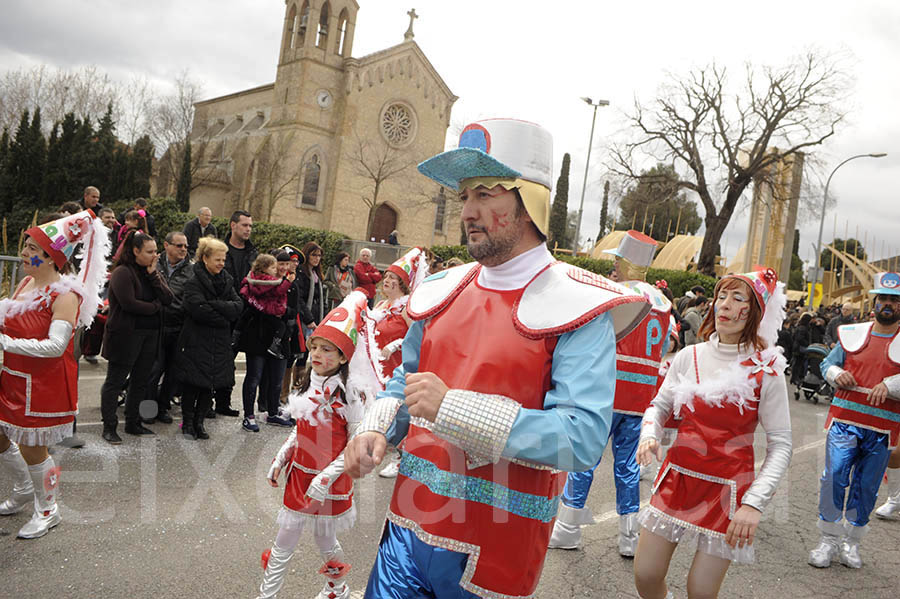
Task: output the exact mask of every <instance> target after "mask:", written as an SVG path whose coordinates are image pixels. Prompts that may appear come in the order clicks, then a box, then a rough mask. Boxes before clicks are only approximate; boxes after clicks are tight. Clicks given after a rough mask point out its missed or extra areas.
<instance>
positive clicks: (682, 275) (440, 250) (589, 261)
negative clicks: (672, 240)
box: [431, 245, 716, 298]
mask: <svg viewBox="0 0 900 599" xmlns="http://www.w3.org/2000/svg"><path fill="white" fill-rule="evenodd" d="M431 250H432V251H433V252H434V253H435V254H437V255H438V256H440V257H441V258H443V259H444V261H445V262H446V261H447V260H449V259H450V258H454V257H455V258H459V259H460V260H462V261H463V262H471V261H472V257H471V256H469V252H468V250H466V246H464V245H438V246H435V247H433V248H431ZM557 259H559V260H562V261H564V262H568V263H569V264H574V265H575V266H577V267H579V268H583V269H585V270H589V271H590V272H593V273H596V274H599V275H603V276H608V275H609V273H610V271H611V270H612V268H613V261H612V260H597V259H595V258H588V257H586V256H578V257H572V256H569V255H566V254H560V255H559V256H557ZM660 279H665V280H666V283H668V284H669V289H671V290H672V294H673V295H674V296H675V297H676V298H679V297H681V296H682V295H684V294H685V292H686V291H687V290H688V289H690V288H691V287H693V286H694V285H703V287H704V288H705V289H706V293H707V295H710V294H712V291H713V288H714V287H715V286H716V280H715V279H714V278H712V277H708V276H706V275H702V274H700V273H698V272H685V271H681V270H663V269H660V268H651V269H650V270H648V271H647V281H649V282H651V283H655V282H656V281H658V280H660Z"/></svg>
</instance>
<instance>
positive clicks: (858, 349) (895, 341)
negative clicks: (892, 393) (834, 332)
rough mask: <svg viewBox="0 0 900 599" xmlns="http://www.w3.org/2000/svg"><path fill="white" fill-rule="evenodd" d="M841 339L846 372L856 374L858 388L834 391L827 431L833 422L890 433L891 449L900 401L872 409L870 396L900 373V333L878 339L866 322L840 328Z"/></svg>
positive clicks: (898, 430)
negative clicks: (891, 377) (881, 383)
mask: <svg viewBox="0 0 900 599" xmlns="http://www.w3.org/2000/svg"><path fill="white" fill-rule="evenodd" d="M838 339H839V341H840V343H841V346H842V347H843V349H844V355H845V358H844V365H843V369H844V370H846V371H848V372H849V373H850V374H852V375H853V378H854V379H856V384H857V386H856V387H855V388H853V389H843V388H838V389H837V390H836V391H835V393H834V400H833V401H832V402H831V408H830V409H829V410H828V417H827V418H826V420H825V428H826V429H827V428H829V427H830V426H831V423H832V422H834V421H838V422H847V423H849V424H856V425H859V426H864V427H866V428H868V429H871V430H874V431H878V432H880V433H885V434H888V435H889V436H890V442H889V446H890V448H892V449H893V448H894V447H897V442H898V437H900V401H894V400H891V399H888V400H887V401H885V402H884V403H883V404H881V405H879V406H873V405H871V404H870V403H869V401H868V395H869V392H870V391H871V389H872V387H875V386H876V385H878V384H879V383H880V382H882V381H883V380H884V379H885V378H887V377H889V376H894V375H897V374H900V362H898V361H900V333H897V334H895V335H894V336H893V337H879V336H875V335H872V324H871V323H866V324H857V325H847V326H842V327H839V328H838ZM892 349H893V351H892Z"/></svg>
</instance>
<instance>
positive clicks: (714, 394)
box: [671, 346, 787, 418]
mask: <svg viewBox="0 0 900 599" xmlns="http://www.w3.org/2000/svg"><path fill="white" fill-rule="evenodd" d="M684 351H692V350H691V349H690V348H688V349H685V350H684ZM757 355H758V357H757ZM747 360H753V361H754V364H753V365H750V366H746V365H744V364H742V362H746V361H747ZM786 367H787V360H786V359H785V358H784V354H783V353H782V351H781V348H780V347H778V346H770V347H769V348H767V349H765V350H763V351H762V352H760V353H759V354H752V355H751V356H749V357H748V356H741V357H738V358H737V359H735V360H734V361H733V362H732V363H731V364H730V365H729V366H728V368H727V369H725V370H724V371H720V374H719V376H716V377H713V378H710V379H707V380H702V381H700V382H699V383H698V382H697V379H696V378H695V374H694V370H693V369H691V371H690V374H689V375H685V374H682V373H679V374H677V375H676V376H677V377H678V378H677V381H678V382H677V383H676V384H674V385H673V386H672V388H671V393H672V396H673V399H674V409H673V414H674V416H675V418H681V417H682V416H681V409H682V408H685V407H686V408H687V409H689V410H690V411H691V412H693V411H694V398H695V397H699V398H700V399H701V400H702V401H704V402H705V403H706V404H707V405H709V406H712V407H716V408H721V407H723V406H725V405H726V404H731V405H734V406H736V407H737V408H738V410H739V411H740V413H741V414H743V413H744V410H745V409H748V410H755V409H756V404H757V403H758V402H759V398H757V397H756V388H757V386H758V384H757V382H756V377H754V376H752V375H753V374H755V373H757V372H759V371H760V370H764V371H765V372H767V373H769V374H775V375H781V374H782V373H784V369H785V368H786ZM751 402H752V403H751Z"/></svg>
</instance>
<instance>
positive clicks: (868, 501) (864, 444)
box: [809, 272, 900, 568]
mask: <svg viewBox="0 0 900 599" xmlns="http://www.w3.org/2000/svg"><path fill="white" fill-rule="evenodd" d="M869 293H870V294H874V295H875V305H874V311H875V322H867V323H859V324H850V325H844V326H841V327H838V344H837V345H835V347H834V349H833V350H831V353H830V354H828V357H827V358H825V360H823V361H822V365H821V368H822V374H823V375H824V376H825V378H826V379H827V380H828V382H829V383H830V384H831V385H832V386H833V387H835V388H836V389H837V390H836V392H835V395H834V400H833V401H832V402H831V409H829V411H828V417H827V419H826V421H825V426H826V428H827V429H828V438H827V441H826V445H825V471H824V472H823V473H822V479H821V485H822V486H821V489H820V491H819V521H818V526H819V530H821V532H822V538H821V540H820V541H819V544H818V545H817V546H816V548H815V549H813V550H812V551H811V552H810V554H809V563H810V565H812V566H815V567H817V568H827V567H828V566H830V565H831V561H832V559H834V558H835V557H838V556H839V557H840V561H841V563H842V564H844V565H845V566H847V567H849V568H859V567H861V566H862V558H861V557H860V553H859V543H860V540H861V539H862V538H863V536H864V535H865V533H866V529H867V528H868V527H867V524H868V522H869V515H870V514H871V513H872V509H873V508H874V507H875V500H876V499H877V497H878V487H879V486H880V484H881V478H882V477H883V476H884V471H885V468H886V467H887V463H888V457H889V456H890V454H891V450H892V449H893V448H895V447H897V439H898V436H900V335H898V334H897V331H898V328H900V324H898V322H900V274H898V273H893V272H883V273H879V274H878V275H877V276H876V277H875V289H873V290H871V291H870V292H869ZM851 473H852V474H851ZM848 487H849V493H847V490H848ZM845 497H846V502H845ZM845 519H846V523H845V522H844V520H845Z"/></svg>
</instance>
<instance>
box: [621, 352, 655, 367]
mask: <svg viewBox="0 0 900 599" xmlns="http://www.w3.org/2000/svg"><path fill="white" fill-rule="evenodd" d="M616 360H618V361H619V362H628V363H630V364H640V365H642V366H651V367H653V368H659V361H658V360H648V359H647V358H635V357H634V356H626V355H625V354H616Z"/></svg>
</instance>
